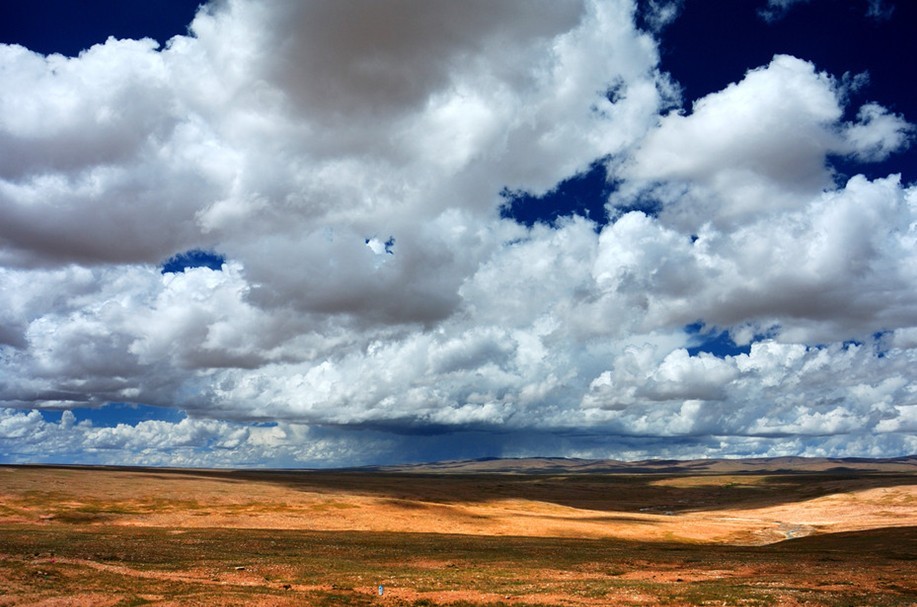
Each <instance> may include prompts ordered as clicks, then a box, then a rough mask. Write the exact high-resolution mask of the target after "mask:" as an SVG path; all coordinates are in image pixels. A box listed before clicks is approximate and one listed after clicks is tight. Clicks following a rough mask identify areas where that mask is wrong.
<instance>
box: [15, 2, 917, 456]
mask: <svg viewBox="0 0 917 607" xmlns="http://www.w3.org/2000/svg"><path fill="white" fill-rule="evenodd" d="M39 7H40V8H39ZM915 12H917V8H915V7H914V5H913V4H912V3H909V2H903V1H899V2H894V1H892V0H883V1H878V0H851V1H849V2H834V1H831V0H741V1H735V2H726V3H723V2H710V1H705V0H684V1H681V2H676V1H666V0H647V1H641V2H636V3H635V2H633V1H630V0H582V1H580V0H567V1H563V2H561V1H550V2H548V1H545V2H542V3H537V6H535V5H533V4H532V3H531V2H516V1H510V0H505V1H501V2H496V3H494V2H489V1H487V2H485V1H481V2H466V3H453V2H437V1H433V2H430V1H427V2H416V1H413V0H398V1H391V2H370V1H365V0H355V1H353V2H346V3H319V2H314V3H313V2H252V1H250V0H229V1H226V2H219V3H213V4H211V5H204V6H202V7H198V5H197V3H196V2H183V1H179V0H171V1H168V2H162V3H157V4H156V5H155V7H154V6H152V5H151V6H147V5H146V4H144V3H127V2H114V1H101V0H100V1H97V2H88V3H75V2H66V1H62V0H61V1H43V2H40V3H30V4H29V6H28V7H25V6H24V5H20V4H18V3H6V4H4V5H2V6H0V284H2V286H3V288H2V289H0V462H67V463H69V462H73V463H108V464H110V463H131V464H147V465H180V466H285V467H286V466H323V467H327V466H350V465H362V464H380V463H382V464H384V463H396V462H411V461H430V460H442V459H456V458H474V457H484V456H504V457H522V456H571V457H589V458H619V459H641V458H651V457H664V458H693V457H737V456H770V455H809V456H865V457H893V456H900V455H905V454H911V453H914V452H917V437H915V435H917V374H915V372H914V370H913V369H915V368H917V365H915V362H917V246H915V245H917V228H915V226H917V188H915V187H914V180H915V175H914V168H913V167H914V166H915V160H917V148H915V146H914V145H912V144H913V138H914V133H915V130H914V126H913V121H914V120H915V116H917V107H915V105H917V94H915V90H914V86H915V85H914V84H913V83H914V82H915V78H914V76H915V73H914V69H913V68H912V67H911V57H913V56H915V54H917V53H915V51H917V49H915V45H917V42H915V41H917V35H915V34H917V31H915V30H917V15H915Z"/></svg>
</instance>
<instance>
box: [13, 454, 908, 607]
mask: <svg viewBox="0 0 917 607" xmlns="http://www.w3.org/2000/svg"><path fill="white" fill-rule="evenodd" d="M905 463H906V462H905ZM518 464H519V463H518V462H517V463H514V467H516V468H518ZM552 464H553V465H555V466H556V465H557V462H552ZM491 465H494V464H491ZM794 465H797V464H794ZM593 470H594V467H593ZM806 536H808V537H806ZM787 538H793V541H782V542H781V543H774V542H780V541H781V540H787ZM800 538H801V539H800ZM915 541H917V475H915V473H914V471H913V469H909V468H907V467H906V466H905V467H903V468H902V466H901V465H894V466H889V467H888V469H871V470H864V469H860V470H856V469H849V468H845V469H834V470H831V469H830V468H826V467H825V466H821V465H819V466H815V471H811V472H806V471H805V470H800V469H798V465H797V469H795V470H793V471H792V472H787V471H783V472H767V471H762V470H760V468H753V470H752V472H749V473H742V472H741V470H739V469H736V465H735V463H730V464H729V469H725V470H723V469H716V468H711V467H706V468H701V467H699V466H696V465H689V464H686V465H685V466H684V467H683V469H682V470H677V469H676V470H673V469H672V466H671V465H669V466H667V471H665V472H657V473H648V472H646V471H645V470H641V471H624V472H614V473H610V472H600V471H590V470H584V471H582V472H577V471H571V470H568V469H564V470H560V471H557V470H555V471H553V472H552V471H549V472H541V473H539V472H538V469H537V468H536V469H533V468H532V467H531V465H529V467H528V468H526V469H525V470H523V471H521V472H520V471H519V470H515V471H513V472H511V473H503V472H493V471H492V472H485V473H482V472H478V471H472V472H466V471H465V470H462V469H461V468H460V467H458V466H457V465H452V466H450V468H449V469H448V472H443V470H435V471H431V470H430V469H423V468H411V469H407V470H401V471H349V472H348V471H333V472H317V471H313V472H297V471H215V470H163V469H158V470H154V469H116V468H77V467H31V466H26V467H11V466H6V467H0V606H7V605H9V606H12V605H32V604H42V605H55V604H67V603H64V602H60V601H65V600H69V601H71V602H72V604H74V605H77V604H85V605H90V604H92V605H95V604H111V605H116V604H117V605H128V604H134V605H144V604H149V605H163V606H164V605H191V604H217V605H231V604H261V605H288V604H289V605H294V604H296V605H301V604H315V605H321V604H329V605H330V604H354V605H363V604H371V603H372V604H375V603H378V602H379V601H384V602H386V603H389V604H396V605H400V604H404V605H418V606H419V605H431V604H441V603H454V604H459V605H460V604H467V605H471V604H473V605H480V604H500V603H503V604H507V605H509V604H513V605H521V604H558V605H606V604H608V605H610V604H622V605H626V604H631V605H638V604H639V605H656V604H659V605H663V604H664V605H700V604H709V605H722V604H726V605H797V604H798V605H802V604H804V603H805V602H806V601H808V604H810V605H841V604H851V603H847V602H845V601H848V600H849V601H853V603H852V604H870V605H912V604H917V584H915V577H917V576H914V575H913V573H914V571H915V569H914V564H915V557H917V547H915ZM52 553H53V556H52ZM864 555H868V558H867V557H866V556H864ZM800 564H805V566H806V567H807V569H806V570H805V571H803V570H802V569H800ZM236 567H244V569H239V570H237V569H236ZM908 572H910V573H908ZM3 580H6V581H5V582H4V581H3ZM377 583H386V585H387V586H388V587H389V591H388V592H387V594H386V596H385V597H383V598H381V599H380V598H379V597H377V596H375V595H374V594H373V591H374V589H375V586H376V584H377ZM284 586H288V588H284ZM864 593H866V594H865V595H864ZM866 595H868V596H871V597H872V598H870V599H869V601H867V602H862V601H861V602H860V603H856V601H859V600H860V599H861V598H862V597H863V596H866ZM858 597H860V598H858ZM74 601H75V602H74Z"/></svg>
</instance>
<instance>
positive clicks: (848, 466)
mask: <svg viewBox="0 0 917 607" xmlns="http://www.w3.org/2000/svg"><path fill="white" fill-rule="evenodd" d="M376 469H378V470H380V471H385V472H416V473H430V474H480V473H494V474H512V473H516V474H587V473H591V474H647V473H656V474H674V473H686V472H690V473H692V474H740V473H764V472H771V473H774V472H786V473H801V472H843V471H845V470H850V471H853V470H856V471H860V472H864V471H875V472H913V473H915V474H917V455H907V456H903V457H895V458H880V459H879V458H877V459H871V458H861V457H844V458H826V457H814V458H813V457H792V456H787V457H756V458H739V459H695V460H675V459H659V460H653V459H651V460H640V461H632V462H629V461H619V460H601V459H579V458H564V457H531V458H493V457H487V458H480V459H472V460H456V461H444V462H431V463H424V464H404V465H397V466H379V467H376Z"/></svg>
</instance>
